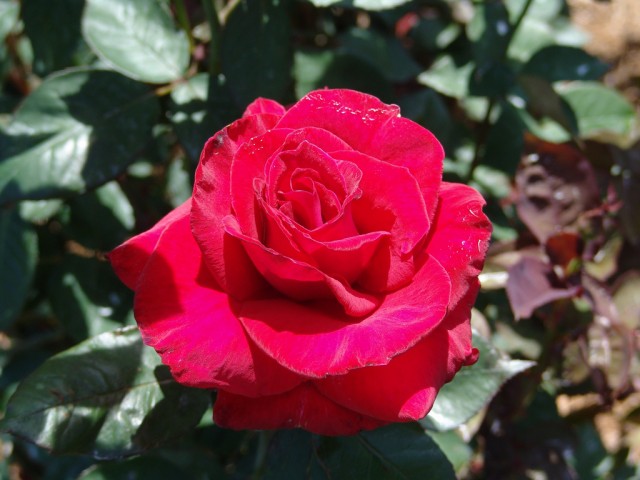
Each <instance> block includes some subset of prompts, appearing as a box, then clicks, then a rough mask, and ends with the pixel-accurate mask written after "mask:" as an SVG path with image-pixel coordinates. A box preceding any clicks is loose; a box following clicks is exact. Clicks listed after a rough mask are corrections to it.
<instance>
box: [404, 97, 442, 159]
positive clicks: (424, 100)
mask: <svg viewBox="0 0 640 480" xmlns="http://www.w3.org/2000/svg"><path fill="white" fill-rule="evenodd" d="M398 105H399V106H400V111H401V112H402V116H403V117H407V118H410V119H412V120H414V121H416V122H418V123H420V124H421V125H423V126H425V127H426V128H428V129H429V130H431V132H433V134H434V135H435V136H436V138H437V139H438V140H440V142H441V143H442V144H443V145H444V147H445V150H447V147H448V146H449V145H450V144H451V142H452V139H453V130H454V125H453V119H452V118H451V114H450V113H449V109H448V108H447V105H446V104H445V102H444V100H442V97H441V96H440V95H439V94H438V93H437V92H435V91H434V90H431V89H428V88H425V89H422V90H420V91H419V92H415V93H410V94H408V95H405V96H403V97H400V98H399V99H398Z"/></svg>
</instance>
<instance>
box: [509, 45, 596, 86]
mask: <svg viewBox="0 0 640 480" xmlns="http://www.w3.org/2000/svg"><path fill="white" fill-rule="evenodd" d="M607 69H608V67H607V66H606V65H605V64H604V63H602V62H601V61H600V60H598V59H597V58H596V57H593V56H591V55H589V54H588V53H587V52H585V51H584V50H581V49H579V48H575V47H565V46H561V45H552V46H549V47H545V48H543V49H541V50H538V51H537V52H536V53H535V54H534V55H533V57H531V59H530V60H529V61H528V62H527V63H526V64H525V66H524V67H522V73H523V74H526V75H532V76H537V77H541V78H544V79H545V80H547V81H548V82H557V81H561V80H597V79H599V78H600V77H602V75H604V74H605V73H606V71H607Z"/></svg>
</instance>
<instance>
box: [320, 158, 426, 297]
mask: <svg viewBox="0 0 640 480" xmlns="http://www.w3.org/2000/svg"><path fill="white" fill-rule="evenodd" d="M332 155H333V156H334V157H335V158H337V159H339V160H343V161H348V162H352V163H353V164H355V165H356V166H357V167H358V168H359V169H360V170H361V171H362V179H361V180H360V188H361V190H362V196H361V197H360V198H359V199H357V200H355V201H354V202H353V203H352V207H353V219H354V222H355V224H356V227H357V228H358V231H360V232H361V233H364V232H373V231H388V232H390V233H391V235H390V237H389V247H388V248H389V249H390V250H389V251H387V250H386V249H383V248H380V249H378V252H377V254H376V256H375V257H374V258H373V259H372V261H371V266H370V268H369V272H367V273H365V275H364V276H363V277H362V278H361V279H360V281H359V282H360V283H361V284H362V285H363V286H364V288H365V289H366V290H370V291H376V292H380V291H383V292H384V291H391V290H395V289H397V288H399V287H401V286H403V285H406V284H407V283H409V282H410V281H411V278H412V277H413V274H414V272H415V269H414V268H413V255H412V252H413V250H414V249H415V247H416V246H417V245H418V244H419V243H420V242H421V241H422V240H423V239H424V238H425V236H426V234H427V232H428V231H429V216H428V214H427V211H426V207H425V204H424V201H423V199H422V194H421V192H420V186H419V185H418V183H417V182H416V180H415V178H414V177H413V175H412V174H411V173H410V172H409V170H408V169H406V168H404V167H397V166H395V165H391V164H389V163H386V162H382V161H380V160H377V159H375V158H373V157H370V156H368V155H363V154H361V153H358V152H354V151H346V152H334V153H333V154H332Z"/></svg>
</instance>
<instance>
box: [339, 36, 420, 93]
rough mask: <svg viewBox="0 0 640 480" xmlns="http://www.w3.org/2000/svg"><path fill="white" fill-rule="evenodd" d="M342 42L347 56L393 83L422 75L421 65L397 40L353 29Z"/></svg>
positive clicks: (341, 38) (342, 38)
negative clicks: (374, 69) (374, 70)
mask: <svg viewBox="0 0 640 480" xmlns="http://www.w3.org/2000/svg"><path fill="white" fill-rule="evenodd" d="M340 42H341V43H342V47H341V49H342V50H344V51H345V52H346V53H347V54H349V55H353V56H354V57H358V58H360V59H362V60H364V61H365V62H367V63H369V64H370V65H371V66H373V67H374V68H376V69H377V70H378V71H379V72H380V73H381V74H382V75H383V76H384V77H385V78H386V79H387V80H389V81H391V82H407V81H409V80H412V79H413V78H415V77H416V75H418V74H419V73H420V65H418V64H417V63H416V62H415V61H414V60H413V58H411V56H410V55H409V53H407V50H406V49H405V48H404V47H403V46H402V44H401V43H400V42H399V41H398V39H397V38H394V37H385V36H383V35H381V34H380V33H377V32H376V31H375V30H370V29H367V30H365V29H362V28H352V29H351V30H349V31H348V32H347V33H345V34H344V35H341V36H340Z"/></svg>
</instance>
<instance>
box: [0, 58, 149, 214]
mask: <svg viewBox="0 0 640 480" xmlns="http://www.w3.org/2000/svg"><path fill="white" fill-rule="evenodd" d="M158 109H159V106H158V103H157V100H156V98H155V97H154V96H153V95H152V94H151V93H150V92H149V90H148V88H147V87H146V86H144V85H142V84H140V83H138V82H135V81H133V80H130V79H128V78H126V77H123V76H122V75H120V74H118V73H115V72H109V71H102V70H68V71H64V72H62V73H58V74H55V75H52V76H51V77H49V78H48V79H47V80H45V81H44V82H43V83H42V85H41V86H40V87H39V88H38V89H37V90H35V91H34V92H33V93H32V94H31V95H29V97H27V99H26V100H25V101H24V102H23V103H22V105H21V106H20V108H19V109H18V110H17V111H16V113H15V116H14V118H13V121H12V122H11V123H10V124H9V125H8V126H7V128H6V135H4V136H2V135H0V145H2V144H3V143H4V145H3V148H2V149H0V203H6V202H9V201H15V200H20V199H44V198H51V197H57V196H65V195H70V194H73V193H78V192H82V191H84V190H86V189H87V188H90V187H93V186H97V185H100V184H102V183H105V182H106V181H108V180H110V179H112V178H114V177H115V176H116V175H118V174H119V173H121V172H122V171H123V170H124V169H125V168H126V166H127V165H128V164H129V163H131V161H133V160H134V159H135V158H136V155H137V154H139V152H140V151H141V150H142V149H143V147H144V146H145V145H146V144H147V143H148V142H149V141H150V138H151V128H152V126H153V124H154V123H155V121H156V120H157V117H158V113H159V112H158ZM1 133H2V132H0V134H1Z"/></svg>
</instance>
